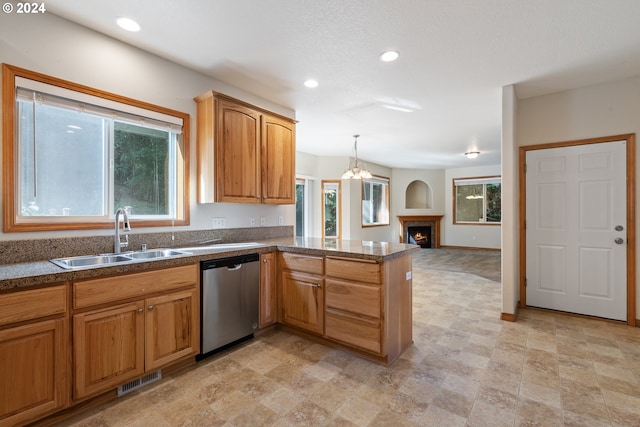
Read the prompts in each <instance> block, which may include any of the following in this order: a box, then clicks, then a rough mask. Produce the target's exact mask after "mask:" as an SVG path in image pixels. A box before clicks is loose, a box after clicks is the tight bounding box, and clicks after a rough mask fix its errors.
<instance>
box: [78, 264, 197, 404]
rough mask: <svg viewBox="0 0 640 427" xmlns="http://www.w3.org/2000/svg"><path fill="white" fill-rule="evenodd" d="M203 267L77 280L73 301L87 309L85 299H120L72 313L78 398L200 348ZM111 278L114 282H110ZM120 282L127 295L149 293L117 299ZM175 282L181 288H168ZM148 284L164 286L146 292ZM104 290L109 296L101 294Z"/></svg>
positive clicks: (154, 368) (117, 383) (112, 386)
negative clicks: (121, 300) (154, 292)
mask: <svg viewBox="0 0 640 427" xmlns="http://www.w3.org/2000/svg"><path fill="white" fill-rule="evenodd" d="M198 271H199V270H198V267H197V265H195V264H194V265H191V266H186V267H175V268H170V269H166V270H157V271H153V272H143V273H134V274H130V275H124V276H114V277H112V278H108V279H104V278H100V279H94V280H88V281H84V282H78V283H74V287H75V288H74V290H76V291H77V292H76V295H75V297H76V298H75V300H74V301H75V304H76V306H77V307H82V309H83V310H84V309H85V308H84V307H85V302H86V301H92V302H93V303H98V302H99V303H101V304H104V303H105V302H107V301H114V303H115V304H114V305H111V306H107V307H104V306H103V305H101V306H100V308H96V309H90V308H89V309H88V311H82V312H78V313H75V314H74V316H73V341H74V342H73V346H74V374H75V376H74V378H75V381H74V389H73V397H74V399H75V400H78V399H84V398H87V397H90V396H93V395H96V394H99V393H100V392H104V391H107V390H109V389H113V388H115V387H117V386H119V385H121V384H124V383H126V382H128V381H130V380H132V379H135V378H138V377H140V376H142V375H143V374H144V373H145V372H150V371H155V370H157V369H159V368H161V367H163V366H166V365H169V364H171V363H172V362H175V361H178V360H179V359H182V358H185V357H188V356H190V355H193V356H195V355H196V354H197V353H198V351H199V350H200V328H199V325H200V291H199V287H198V286H197V283H198V274H199V273H198ZM110 281H112V282H113V286H109V285H110V283H109V282H110ZM123 283H125V284H128V286H122V285H123ZM119 286H120V287H122V288H123V292H122V294H123V295H126V296H127V297H129V296H131V294H132V293H134V292H137V293H138V294H139V295H140V296H145V298H143V299H137V300H134V301H125V302H122V303H117V300H118V292H114V288H118V287H119ZM136 286H138V288H137V290H136ZM172 286H173V287H176V288H178V289H176V290H175V291H171V292H168V289H171V287H172ZM185 287H186V289H185ZM148 288H152V289H161V290H162V291H163V292H162V293H159V294H156V295H153V294H152V295H148V296H147V295H145V294H144V292H145V290H146V289H148ZM102 290H104V291H103V292H104V293H106V294H107V295H108V297H107V296H104V297H102V296H100V292H101V291H102ZM81 295H82V296H83V297H79V296H81Z"/></svg>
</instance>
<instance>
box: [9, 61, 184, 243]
mask: <svg viewBox="0 0 640 427" xmlns="http://www.w3.org/2000/svg"><path fill="white" fill-rule="evenodd" d="M23 71H24V72H23ZM6 73H9V74H13V78H12V79H11V86H10V87H9V88H7V86H9V84H8V83H7V81H8V80H9V79H7V78H6V77H5V79H4V80H3V81H4V86H3V93H4V94H5V95H4V99H3V107H5V106H7V105H8V106H10V107H11V110H12V112H13V114H5V116H4V117H5V122H4V124H3V127H4V129H5V133H4V141H5V145H9V146H10V147H5V153H7V152H9V153H10V154H11V155H10V157H9V158H8V159H5V160H4V166H5V171H4V173H5V175H4V179H5V182H13V183H14V186H13V188H11V187H10V186H5V193H4V202H5V207H4V208H5V224H4V226H5V231H28V230H56V229H69V228H74V229H77V228H103V227H110V226H112V225H113V224H112V221H113V218H114V212H115V211H116V209H117V208H119V207H130V208H129V209H128V210H129V211H130V212H131V215H130V220H131V222H132V224H133V225H134V226H152V225H153V226H160V225H171V224H179V225H184V224H188V191H187V188H188V183H187V175H188V174H187V173H186V171H187V170H188V169H187V164H188V163H187V158H188V156H187V146H188V144H187V142H188V140H187V135H186V134H187V131H188V126H189V116H188V115H187V114H184V113H177V112H173V111H171V110H166V109H164V108H162V107H157V106H152V105H149V104H144V103H142V102H138V101H135V100H130V99H127V98H123V97H119V96H117V95H112V94H108V93H105V92H101V91H98V90H96V89H90V88H86V87H84V86H80V85H76V84H73V83H70V82H65V81H61V80H57V79H53V78H51V77H48V76H43V75H40V74H36V73H31V72H26V71H25V70H20V69H14V68H13V67H10V66H3V74H6ZM7 89H8V90H7ZM7 97H11V99H9V100H8V99H7ZM11 118H13V119H14V120H11ZM7 119H9V120H7ZM7 121H10V123H7ZM7 135H11V137H10V138H7ZM14 136H15V137H14ZM14 140H15V142H14ZM12 142H13V143H12ZM7 148H8V149H7ZM11 159H13V161H11ZM12 190H13V191H12Z"/></svg>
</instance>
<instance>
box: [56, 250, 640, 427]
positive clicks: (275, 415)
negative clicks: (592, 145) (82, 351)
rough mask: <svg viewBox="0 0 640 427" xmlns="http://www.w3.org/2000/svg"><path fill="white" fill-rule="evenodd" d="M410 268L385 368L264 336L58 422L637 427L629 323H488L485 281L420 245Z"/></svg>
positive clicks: (634, 352) (491, 308)
mask: <svg viewBox="0 0 640 427" xmlns="http://www.w3.org/2000/svg"><path fill="white" fill-rule="evenodd" d="M479 256H481V255H479ZM495 261H496V259H495V258H493V259H492V260H489V261H488V264H487V265H490V264H491V263H494V264H495ZM497 262H498V264H497V265H498V266H499V257H498V258H497ZM488 268H493V267H488ZM498 268H499V267H498ZM413 277H414V280H413V286H414V299H413V301H414V344H413V346H412V347H411V348H410V349H409V350H407V351H406V352H405V353H404V354H403V355H402V356H401V358H400V359H398V360H397V361H396V362H395V363H394V364H392V365H391V366H390V367H382V366H379V365H376V364H373V363H370V362H367V361H365V360H363V359H360V358H357V357H355V356H352V355H349V354H347V353H344V352H342V351H339V350H334V349H330V348H328V347H324V346H322V345H319V344H315V343H312V342H309V341H307V340H305V339H302V338H298V337H296V336H292V335H289V334H287V333H285V332H281V331H273V332H270V333H267V334H265V335H263V336H260V337H258V338H256V339H253V340H252V341H250V342H247V343H245V344H244V345H241V346H240V347H237V348H236V349H235V350H234V351H231V352H228V353H226V354H224V355H221V356H218V357H216V358H209V359H206V360H204V361H202V362H199V363H198V364H197V365H196V367H195V368H192V369H188V370H186V371H183V372H182V373H181V374H180V375H175V376H170V377H167V378H163V379H162V380H161V381H160V382H158V383H155V384H151V385H149V386H147V387H146V388H144V389H141V390H137V391H135V392H133V393H131V394H130V395H128V396H126V397H123V398H120V399H118V400H116V401H115V402H113V403H109V404H106V405H104V406H102V407H100V408H98V409H95V410H92V411H90V412H87V413H84V414H80V415H79V416H76V417H75V418H73V419H71V420H67V421H65V422H63V423H61V424H60V425H65V426H69V425H72V426H149V427H151V426H153V427H162V426H325V425H326V426H465V425H466V426H534V425H535V426H539V425H541V426H563V425H564V426H640V328H631V327H627V326H625V325H621V324H617V323H611V322H605V321H599V320H591V319H584V318H579V317H572V316H566V315H561V314H554V313H549V312H543V311H537V310H522V311H521V312H520V318H519V320H518V322H515V323H512V322H503V321H500V320H499V315H500V284H499V283H498V282H496V281H493V280H489V279H487V278H484V277H481V276H478V275H475V274H468V273H463V272H450V271H445V270H444V269H441V270H434V269H430V268H429V251H422V252H421V253H420V254H417V255H416V256H415V257H414V275H413Z"/></svg>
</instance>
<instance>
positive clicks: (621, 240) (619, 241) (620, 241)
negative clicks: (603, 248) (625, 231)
mask: <svg viewBox="0 0 640 427" xmlns="http://www.w3.org/2000/svg"><path fill="white" fill-rule="evenodd" d="M614 242H616V245H621V244H623V243H624V239H623V238H622V237H618V238H617V239H616V240H614Z"/></svg>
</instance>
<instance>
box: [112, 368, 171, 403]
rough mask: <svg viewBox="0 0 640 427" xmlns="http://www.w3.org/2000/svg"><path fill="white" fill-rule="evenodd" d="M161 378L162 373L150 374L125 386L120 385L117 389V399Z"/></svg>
mask: <svg viewBox="0 0 640 427" xmlns="http://www.w3.org/2000/svg"><path fill="white" fill-rule="evenodd" d="M161 378H162V371H155V372H151V373H149V374H147V375H145V376H143V377H140V378H136V379H135V380H132V381H129V382H128V383H126V384H122V385H121V386H120V387H118V397H120V396H124V395H125V394H127V393H130V392H132V391H133V390H135V389H137V388H140V387H142V386H144V385H146V384H149V383H152V382H155V381H158V380H159V379H161Z"/></svg>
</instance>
